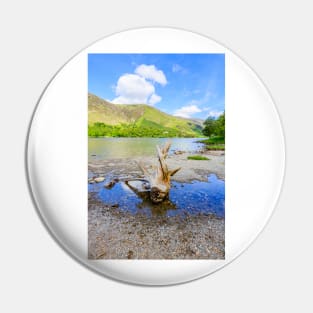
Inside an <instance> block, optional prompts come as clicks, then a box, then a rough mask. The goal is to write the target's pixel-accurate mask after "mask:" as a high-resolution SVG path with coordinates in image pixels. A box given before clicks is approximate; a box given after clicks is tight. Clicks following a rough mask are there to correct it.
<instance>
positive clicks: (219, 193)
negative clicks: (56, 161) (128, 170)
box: [88, 174, 225, 217]
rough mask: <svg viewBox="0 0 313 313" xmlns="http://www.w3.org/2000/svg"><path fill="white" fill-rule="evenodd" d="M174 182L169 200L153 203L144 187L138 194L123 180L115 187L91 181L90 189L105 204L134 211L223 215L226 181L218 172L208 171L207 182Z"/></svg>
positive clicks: (154, 213)
mask: <svg viewBox="0 0 313 313" xmlns="http://www.w3.org/2000/svg"><path fill="white" fill-rule="evenodd" d="M108 181H110V179H108ZM140 184H141V183H139V182H137V183H135V182H134V183H132V184H131V185H132V186H133V187H137V188H138V189H140ZM171 185H172V186H171V190H170V194H169V200H166V201H163V202H162V203H160V204H153V203H152V202H151V201H150V199H149V194H148V192H147V191H143V189H141V192H140V194H139V195H138V194H136V193H135V192H134V191H132V190H131V189H130V188H129V187H128V186H127V185H126V184H125V183H124V182H118V183H116V184H115V185H114V187H113V188H112V189H106V188H105V187H103V186H104V183H94V184H89V185H88V190H89V192H95V193H96V194H97V197H98V198H99V199H100V200H101V201H102V202H103V203H104V204H106V205H111V206H116V208H115V209H116V210H122V211H127V212H129V213H131V214H145V215H148V216H152V215H164V216H175V215H181V216H186V215H196V214H199V213H201V214H203V213H204V214H214V215H216V216H218V217H224V206H225V182H224V181H223V180H220V179H218V178H217V176H216V175H215V174H211V175H209V177H208V181H207V182H200V181H194V182H192V183H179V182H175V181H172V183H171Z"/></svg>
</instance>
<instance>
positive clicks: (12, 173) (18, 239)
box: [0, 0, 313, 312]
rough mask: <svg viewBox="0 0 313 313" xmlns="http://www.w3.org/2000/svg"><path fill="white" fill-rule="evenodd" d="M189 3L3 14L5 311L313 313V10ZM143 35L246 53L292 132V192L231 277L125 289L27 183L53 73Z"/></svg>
mask: <svg viewBox="0 0 313 313" xmlns="http://www.w3.org/2000/svg"><path fill="white" fill-rule="evenodd" d="M184 3H185V4H184ZM184 3H182V1H170V2H169V1H162V0H159V1H154V2H149V1H135V0H134V1H124V2H122V1H114V3H109V2H103V1H102V2H99V3H97V2H96V1H88V3H86V5H80V4H78V3H77V2H76V1H75V2H74V1H66V2H65V1H62V2H61V1H53V2H52V1H51V2H49V3H48V2H46V3H45V2H39V1H38V2H36V1H27V2H22V1H11V2H8V3H7V4H6V5H3V4H2V5H1V7H0V24H1V25H0V32H1V47H2V48H1V50H0V51H1V59H0V79H1V88H0V90H1V101H0V105H1V114H0V118H1V121H0V127H1V129H0V136H1V145H2V149H1V154H0V155H1V162H0V170H1V171H0V173H1V181H0V183H1V186H0V190H1V200H2V205H1V218H0V223H1V224H0V232H1V236H0V240H1V250H0V251H1V263H0V264H1V269H0V287H1V301H0V308H1V311H4V312H20V311H32V312H39V311H45V312H55V311H56V310H59V311H76V312H83V311H87V310H88V311H89V310H90V311H94V310H99V311H100V310H101V311H104V310H114V311H128V312H129V311H136V312H146V311H150V312H160V311H161V310H162V311H170V310H171V311H172V310H175V311H180V312H187V311H191V310H207V311H213V312H229V311H231V312H237V311H238V312H239V311H240V312H251V311H253V312H264V311H267V312H272V311H273V312H274V311H277V310H284V311H285V312H286V311H290V312H294V311H299V312H300V311H301V312H308V311H311V310H312V308H313V305H312V299H311V298H309V296H310V295H311V293H312V291H311V290H312V283H311V281H312V279H313V277H312V273H313V272H312V268H311V265H312V264H313V262H312V261H313V259H312V237H313V236H312V235H313V234H312V228H311V224H312V217H313V216H312V210H313V209H312V207H313V206H312V204H311V203H312V201H311V193H312V191H311V189H312V187H311V186H312V183H311V175H312V159H313V155H312V149H311V148H310V140H309V138H308V134H309V133H310V132H312V122H311V118H312V117H311V116H312V108H311V107H312V100H313V99H312V92H311V90H312V76H311V73H312V69H313V66H312V65H313V62H312V55H313V49H312V48H313V47H312V36H311V33H310V28H312V27H313V25H312V24H313V23H312V21H309V19H310V15H311V12H312V9H311V8H310V7H309V5H307V4H309V2H303V3H301V1H298V2H297V5H296V4H293V5H289V4H288V3H285V2H280V1H276V2H275V3H274V2H268V4H266V1H262V2H259V4H256V2H248V1H247V2H246V3H245V2H243V1H236V2H233V3H232V2H229V3H226V1H225V2H224V1H218V2H217V1H216V2H214V3H210V2H208V1H192V2H189V1H188V2H187V1H185V2H184ZM137 26H175V27H181V28H185V29H189V30H193V31H196V32H199V33H201V34H204V35H207V36H209V37H212V38H214V39H216V40H218V41H219V42H221V43H223V44H225V45H226V46H227V47H229V48H231V49H232V50H233V51H235V52H236V53H238V54H239V55H240V56H241V57H242V58H243V59H244V60H245V61H246V62H247V63H248V64H250V65H251V66H252V68H253V69H254V70H255V71H256V72H257V73H258V74H259V76H260V77H261V78H262V80H263V81H264V82H265V84H266V85H267V86H268V87H269V89H270V91H271V93H272V96H273V98H274V100H275V102H276V105H277V107H278V110H279V112H280V116H281V119H282V122H283V127H284V131H285V135H286V144H287V145H286V147H287V173H286V178H285V183H284V189H283V192H282V195H281V199H280V202H279V205H278V207H277V209H276V211H275V213H274V215H273V217H272V219H271V221H270V223H269V224H268V226H267V227H266V229H265V231H264V232H263V233H262V235H261V236H260V237H259V238H258V239H257V241H256V242H255V243H254V244H253V245H252V246H251V247H250V248H249V250H248V251H246V252H245V253H244V254H243V255H242V256H241V257H240V258H239V259H237V260H236V261H235V262H233V263H232V264H230V265H228V266H227V267H225V268H224V269H223V270H221V271H219V272H217V273H215V274H213V275H211V276H209V277H206V278H204V279H201V280H198V281H196V282H193V283H189V284H185V285H180V286H176V287H163V288H143V287H134V286H129V285H123V284H121V283H117V282H114V281H110V280H108V279H104V278H102V277H100V276H98V275H96V274H94V273H92V272H90V271H88V270H87V269H85V268H84V267H82V266H81V265H80V264H78V263H76V262H74V261H73V260H72V259H71V258H70V257H69V256H68V255H67V254H66V253H65V252H64V251H62V249H60V247H59V246H58V245H57V244H56V243H55V242H54V241H53V240H52V239H51V237H50V235H49V234H48V233H47V231H46V230H45V228H44V226H43V225H42V224H41V223H40V220H39V218H38V216H37V214H36V211H35V210H34V208H33V205H32V202H31V199H30V196H29V193H28V189H27V184H26V180H25V172H24V145H25V137H26V132H27V128H28V123H29V120H30V118H31V114H32V111H33V109H34V107H35V104H36V101H37V100H38V97H39V96H40V94H41V92H42V90H43V89H44V87H45V86H46V84H47V83H48V82H49V80H50V79H51V77H52V75H54V73H55V72H56V71H57V70H58V69H59V68H60V66H61V65H63V63H65V62H66V61H67V60H68V59H69V58H70V57H71V56H72V55H73V54H75V53H76V52H77V51H79V50H80V49H81V48H83V47H85V46H86V45H88V44H90V43H91V42H93V41H95V40H97V39H99V38H100V37H102V36H104V35H108V34H111V33H113V32H115V31H120V30H124V29H129V28H132V27H137ZM269 153H270V151H269ZM310 287H311V288H310ZM2 306H3V308H2Z"/></svg>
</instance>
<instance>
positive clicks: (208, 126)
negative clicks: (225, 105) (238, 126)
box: [202, 112, 225, 138]
mask: <svg viewBox="0 0 313 313" xmlns="http://www.w3.org/2000/svg"><path fill="white" fill-rule="evenodd" d="M202 133H203V135H205V136H209V137H213V136H218V137H221V138H225V112H224V113H223V114H222V115H220V116H219V117H218V118H217V119H215V118H213V117H210V116H209V117H208V118H207V119H206V120H205V122H204V128H203V131H202Z"/></svg>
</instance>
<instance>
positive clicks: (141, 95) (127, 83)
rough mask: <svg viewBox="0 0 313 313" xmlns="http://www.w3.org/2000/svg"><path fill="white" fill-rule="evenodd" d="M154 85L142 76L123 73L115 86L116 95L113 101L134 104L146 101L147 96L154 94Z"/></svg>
mask: <svg viewBox="0 0 313 313" xmlns="http://www.w3.org/2000/svg"><path fill="white" fill-rule="evenodd" d="M154 91H155V89H154V86H153V85H152V84H151V83H150V82H148V81H146V80H145V79H144V78H143V77H140V76H138V75H135V74H124V75H122V76H121V77H120V78H119V79H118V81H117V85H116V88H115V93H116V95H117V97H116V98H115V99H113V100H112V102H113V103H122V104H134V103H148V98H149V97H150V96H151V95H152V94H154Z"/></svg>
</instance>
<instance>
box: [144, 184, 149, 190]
mask: <svg viewBox="0 0 313 313" xmlns="http://www.w3.org/2000/svg"><path fill="white" fill-rule="evenodd" d="M142 188H143V189H146V190H148V189H150V185H149V184H148V183H143V184H142Z"/></svg>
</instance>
